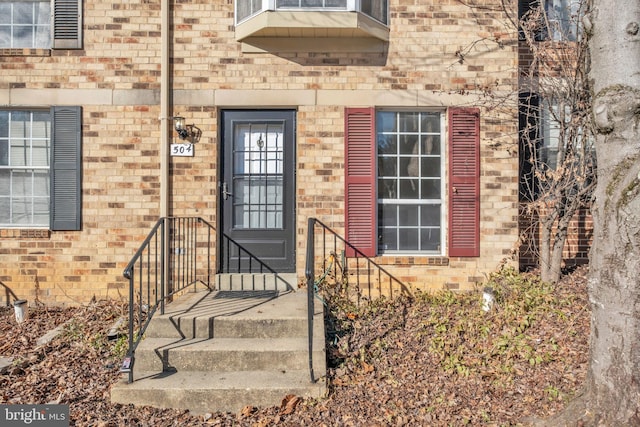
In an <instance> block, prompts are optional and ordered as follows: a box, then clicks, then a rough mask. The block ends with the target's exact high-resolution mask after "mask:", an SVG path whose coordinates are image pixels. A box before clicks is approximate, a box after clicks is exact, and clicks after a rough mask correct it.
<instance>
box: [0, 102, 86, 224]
mask: <svg viewBox="0 0 640 427" xmlns="http://www.w3.org/2000/svg"><path fill="white" fill-rule="evenodd" d="M80 139H81V136H80V108H79V107H53V108H51V109H47V110H38V109H34V110H15V109H13V110H0V227H5V228H15V227H20V228H50V229H52V230H78V229H79V228H80V196H81V195H80V182H81V175H80V170H81V165H80V161H81V159H80V157H81V156H80V151H81V143H80Z"/></svg>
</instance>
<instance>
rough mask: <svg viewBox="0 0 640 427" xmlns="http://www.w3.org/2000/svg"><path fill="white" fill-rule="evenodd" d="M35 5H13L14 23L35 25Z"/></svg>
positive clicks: (24, 3) (19, 3)
mask: <svg viewBox="0 0 640 427" xmlns="http://www.w3.org/2000/svg"><path fill="white" fill-rule="evenodd" d="M33 6H34V4H33V3H29V2H15V3H13V23H14V24H33Z"/></svg>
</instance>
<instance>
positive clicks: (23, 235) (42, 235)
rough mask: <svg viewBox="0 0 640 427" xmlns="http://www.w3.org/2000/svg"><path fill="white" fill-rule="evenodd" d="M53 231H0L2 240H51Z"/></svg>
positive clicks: (34, 229)
mask: <svg viewBox="0 0 640 427" xmlns="http://www.w3.org/2000/svg"><path fill="white" fill-rule="evenodd" d="M50 237H51V230H47V229H44V228H3V229H0V238H1V239H49V238H50Z"/></svg>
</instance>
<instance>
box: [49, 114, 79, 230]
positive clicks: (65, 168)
mask: <svg viewBox="0 0 640 427" xmlns="http://www.w3.org/2000/svg"><path fill="white" fill-rule="evenodd" d="M51 117H52V132H51V135H52V139H53V141H52V144H51V146H52V150H51V230H80V227H81V212H82V198H81V196H82V188H81V183H82V126H81V119H82V110H81V108H80V107H52V108H51Z"/></svg>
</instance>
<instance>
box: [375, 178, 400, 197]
mask: <svg viewBox="0 0 640 427" xmlns="http://www.w3.org/2000/svg"><path fill="white" fill-rule="evenodd" d="M378 198H380V199H397V198H398V180H397V179H379V180H378Z"/></svg>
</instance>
